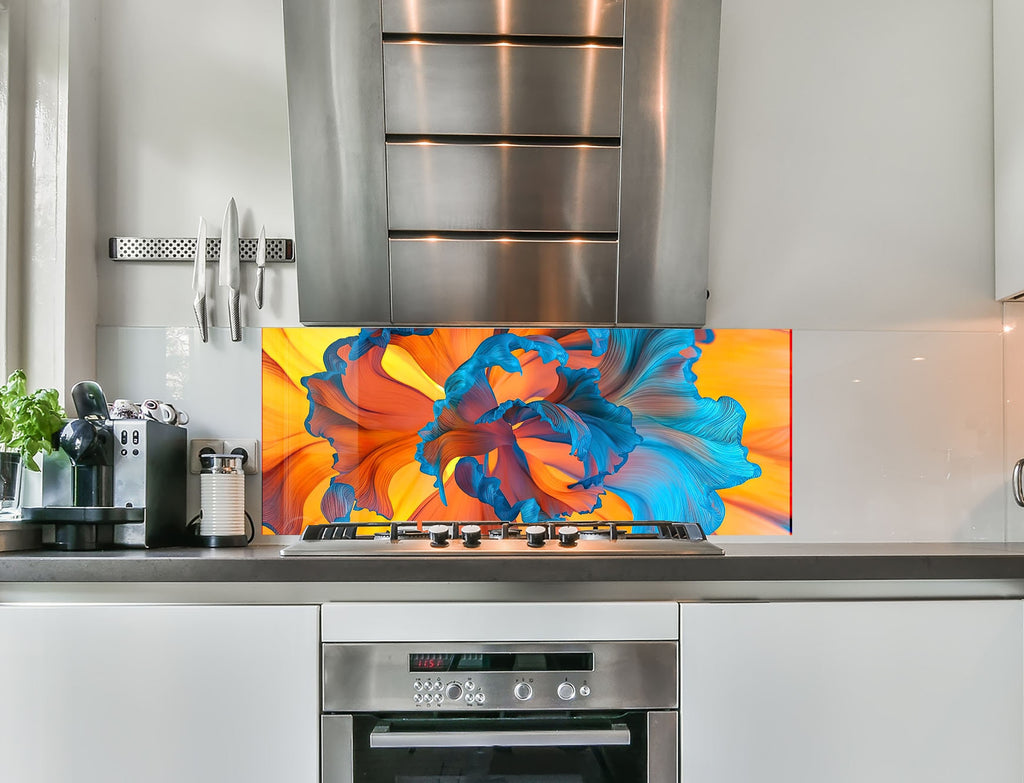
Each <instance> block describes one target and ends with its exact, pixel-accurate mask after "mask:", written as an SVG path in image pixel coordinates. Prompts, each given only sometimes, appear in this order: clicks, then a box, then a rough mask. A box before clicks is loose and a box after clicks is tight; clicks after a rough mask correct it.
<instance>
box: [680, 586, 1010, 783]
mask: <svg viewBox="0 0 1024 783" xmlns="http://www.w3.org/2000/svg"><path fill="white" fill-rule="evenodd" d="M680 633H681V644H680V655H681V667H680V672H681V686H680V699H681V713H682V714H681V726H682V744H681V747H682V771H683V772H682V781H683V783H752V782H753V781H757V783H783V781H784V782H785V783H823V782H824V781H828V783H917V782H918V781H921V782H922V783H924V782H925V781H927V783H946V782H947V781H948V783H963V782H964V781H985V783H1020V781H1021V780H1022V779H1024V770H1022V732H1024V725H1022V707H1024V688H1022V668H1024V665H1022V661H1024V613H1022V604H1021V602H1020V601H996V600H991V601H904V602H896V601H892V602H889V601H881V602H831V603H745V604H701V605H683V606H682V608H681V624H680Z"/></svg>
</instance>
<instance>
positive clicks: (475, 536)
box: [462, 525, 480, 547]
mask: <svg viewBox="0 0 1024 783" xmlns="http://www.w3.org/2000/svg"><path fill="white" fill-rule="evenodd" d="M462 544H463V546H467V547H475V546H480V525H463V526H462Z"/></svg>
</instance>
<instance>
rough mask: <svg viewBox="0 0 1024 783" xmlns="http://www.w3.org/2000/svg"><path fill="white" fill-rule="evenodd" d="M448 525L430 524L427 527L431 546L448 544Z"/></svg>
mask: <svg viewBox="0 0 1024 783" xmlns="http://www.w3.org/2000/svg"><path fill="white" fill-rule="evenodd" d="M448 533H449V530H448V525H431V526H430V527H428V528H427V535H429V536H430V545H431V546H448Z"/></svg>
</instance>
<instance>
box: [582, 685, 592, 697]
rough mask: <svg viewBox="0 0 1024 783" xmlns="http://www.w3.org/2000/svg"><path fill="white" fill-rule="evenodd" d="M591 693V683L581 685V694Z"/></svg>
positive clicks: (587, 694)
mask: <svg viewBox="0 0 1024 783" xmlns="http://www.w3.org/2000/svg"><path fill="white" fill-rule="evenodd" d="M589 695H590V686H589V685H581V686H580V696H589Z"/></svg>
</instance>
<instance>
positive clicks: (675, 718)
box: [647, 712, 679, 783]
mask: <svg viewBox="0 0 1024 783" xmlns="http://www.w3.org/2000/svg"><path fill="white" fill-rule="evenodd" d="M678 781H679V713H678V712H649V713H647V783H678Z"/></svg>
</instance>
